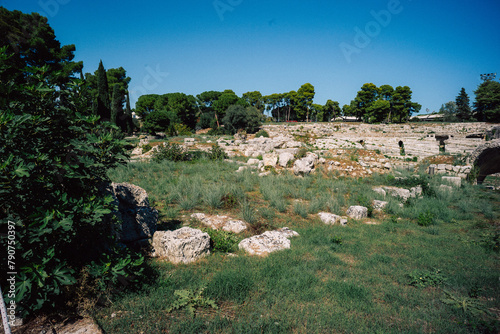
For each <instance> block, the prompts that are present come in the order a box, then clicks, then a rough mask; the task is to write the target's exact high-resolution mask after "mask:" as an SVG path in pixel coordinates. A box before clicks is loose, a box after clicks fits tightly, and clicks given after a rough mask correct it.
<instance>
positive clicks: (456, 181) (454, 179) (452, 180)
mask: <svg viewBox="0 0 500 334" xmlns="http://www.w3.org/2000/svg"><path fill="white" fill-rule="evenodd" d="M441 180H443V181H444V182H446V183H448V184H451V185H453V186H455V187H460V186H461V185H462V178H461V177H460V176H442V177H441Z"/></svg>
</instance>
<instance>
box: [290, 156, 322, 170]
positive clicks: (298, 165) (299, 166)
mask: <svg viewBox="0 0 500 334" xmlns="http://www.w3.org/2000/svg"><path fill="white" fill-rule="evenodd" d="M317 161H318V156H317V155H316V154H314V153H311V152H307V155H306V156H305V157H304V158H302V159H298V160H295V163H294V164H293V173H294V174H295V175H307V174H309V173H311V171H312V170H313V169H314V165H315V164H316V163H317Z"/></svg>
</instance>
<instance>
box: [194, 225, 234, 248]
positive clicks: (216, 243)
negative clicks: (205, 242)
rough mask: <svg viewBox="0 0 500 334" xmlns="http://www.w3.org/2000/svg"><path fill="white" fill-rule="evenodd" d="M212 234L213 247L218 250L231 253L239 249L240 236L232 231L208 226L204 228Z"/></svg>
mask: <svg viewBox="0 0 500 334" xmlns="http://www.w3.org/2000/svg"><path fill="white" fill-rule="evenodd" d="M203 231H204V232H207V233H208V235H209V236H210V240H211V243H212V249H213V250H214V251H216V252H223V253H231V252H235V251H236V250H238V243H239V241H240V240H239V238H238V237H237V236H236V235H235V234H234V233H231V232H227V231H223V230H214V229H211V228H207V229H204V230H203Z"/></svg>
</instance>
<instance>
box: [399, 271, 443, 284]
mask: <svg viewBox="0 0 500 334" xmlns="http://www.w3.org/2000/svg"><path fill="white" fill-rule="evenodd" d="M408 277H409V282H408V284H409V285H412V286H416V287H419V288H426V287H428V286H439V285H441V284H443V283H444V282H445V281H446V277H445V276H444V275H443V274H442V273H441V271H440V270H433V271H428V270H423V271H413V272H411V273H410V274H408Z"/></svg>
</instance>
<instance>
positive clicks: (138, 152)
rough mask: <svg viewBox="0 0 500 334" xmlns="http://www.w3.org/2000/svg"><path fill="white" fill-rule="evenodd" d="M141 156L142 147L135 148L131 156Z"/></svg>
mask: <svg viewBox="0 0 500 334" xmlns="http://www.w3.org/2000/svg"><path fill="white" fill-rule="evenodd" d="M141 154H142V147H140V146H137V147H136V148H134V149H133V150H132V153H131V155H141Z"/></svg>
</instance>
